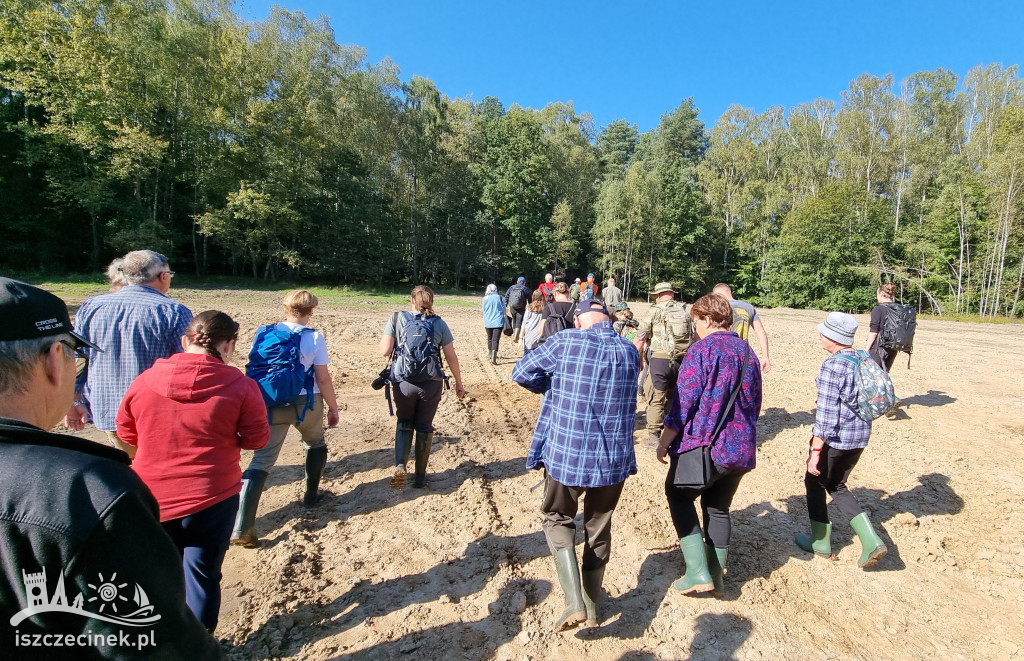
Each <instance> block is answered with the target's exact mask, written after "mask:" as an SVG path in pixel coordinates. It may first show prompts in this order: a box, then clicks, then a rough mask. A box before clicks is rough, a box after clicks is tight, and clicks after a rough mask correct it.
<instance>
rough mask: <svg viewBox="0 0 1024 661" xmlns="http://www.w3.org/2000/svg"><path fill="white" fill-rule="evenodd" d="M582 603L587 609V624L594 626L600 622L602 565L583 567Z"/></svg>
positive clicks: (602, 580)
mask: <svg viewBox="0 0 1024 661" xmlns="http://www.w3.org/2000/svg"><path fill="white" fill-rule="evenodd" d="M582 574H583V576H582V578H583V605H584V606H585V607H586V609H587V626H588V627H596V626H597V625H599V624H600V623H601V615H600V612H599V610H598V606H599V605H600V603H601V583H603V582H604V566H601V567H598V568H597V569H584V570H583V572H582Z"/></svg>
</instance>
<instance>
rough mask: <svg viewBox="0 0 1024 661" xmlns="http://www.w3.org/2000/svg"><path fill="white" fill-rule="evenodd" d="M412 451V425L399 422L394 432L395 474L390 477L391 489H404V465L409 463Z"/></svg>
mask: <svg viewBox="0 0 1024 661" xmlns="http://www.w3.org/2000/svg"><path fill="white" fill-rule="evenodd" d="M411 449H412V425H411V424H409V423H408V422H399V423H398V429H397V430H396V431H395V473H394V475H392V476H391V488H392V489H404V488H405V465H406V464H407V463H408V462H409V451H410V450H411Z"/></svg>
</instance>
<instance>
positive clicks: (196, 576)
mask: <svg viewBox="0 0 1024 661" xmlns="http://www.w3.org/2000/svg"><path fill="white" fill-rule="evenodd" d="M237 513H238V494H235V495H234V496H231V497H230V498H227V499H225V500H222V501H220V502H219V503H215V504H213V505H210V506H209V507H207V508H206V509H204V510H200V511H198V512H196V513H195V514H190V515H188V516H185V517H182V518H180V519H173V520H171V521H164V522H163V524H162V525H163V527H164V530H166V531H167V534H168V535H170V536H171V540H173V541H174V545H175V546H177V547H178V553H180V554H181V564H182V568H183V569H184V570H185V603H186V604H188V608H189V610H191V611H192V612H193V613H195V616H196V618H198V619H199V621H200V622H202V623H203V626H204V627H206V628H207V629H209V630H210V631H213V630H214V629H216V628H217V616H218V615H219V613H220V579H221V571H220V568H221V565H223V564H224V554H225V553H227V551H228V546H229V545H230V539H231V529H232V528H233V527H234V525H235V514H237Z"/></svg>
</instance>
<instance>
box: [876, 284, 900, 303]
mask: <svg viewBox="0 0 1024 661" xmlns="http://www.w3.org/2000/svg"><path fill="white" fill-rule="evenodd" d="M878 293H879V294H881V295H882V296H885V297H886V298H888V299H889V300H890V301H895V300H896V283H895V282H887V283H885V284H883V285H879V287H878Z"/></svg>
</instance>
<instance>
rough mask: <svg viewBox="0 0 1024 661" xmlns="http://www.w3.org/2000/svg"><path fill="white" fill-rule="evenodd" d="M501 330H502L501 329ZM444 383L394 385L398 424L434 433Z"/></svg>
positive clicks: (399, 383)
mask: <svg viewBox="0 0 1024 661" xmlns="http://www.w3.org/2000/svg"><path fill="white" fill-rule="evenodd" d="M499 330H500V329H499ZM443 384H444V382H443V381H424V382H423V383H409V382H408V381H399V382H398V383H396V384H395V385H394V387H393V388H392V389H391V390H392V396H393V397H394V399H395V417H396V418H398V422H406V423H410V424H411V425H412V427H413V429H415V430H416V431H418V432H422V433H424V434H430V433H432V432H433V431H434V415H435V414H436V413H437V407H438V405H439V404H440V403H441V391H442V388H443Z"/></svg>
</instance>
